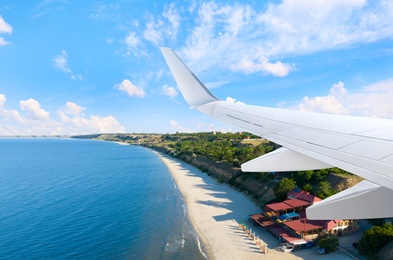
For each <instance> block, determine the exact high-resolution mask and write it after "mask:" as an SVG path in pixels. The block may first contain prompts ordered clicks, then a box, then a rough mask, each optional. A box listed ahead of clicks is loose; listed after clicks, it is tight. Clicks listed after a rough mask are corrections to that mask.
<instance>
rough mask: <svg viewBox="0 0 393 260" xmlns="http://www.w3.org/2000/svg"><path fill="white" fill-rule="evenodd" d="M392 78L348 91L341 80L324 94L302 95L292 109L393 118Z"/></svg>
mask: <svg viewBox="0 0 393 260" xmlns="http://www.w3.org/2000/svg"><path fill="white" fill-rule="evenodd" d="M392 100H393V79H387V80H383V81H379V82H376V83H374V84H371V85H369V86H365V87H363V88H361V89H360V90H358V91H352V92H350V91H348V90H347V89H346V88H345V87H344V83H343V82H338V83H337V84H334V85H333V86H332V88H331V89H330V91H329V93H328V94H327V95H326V96H318V97H311V98H310V97H304V98H303V99H302V101H301V102H300V104H298V105H296V106H295V107H293V108H294V109H299V110H304V111H314V112H324V113H332V114H350V115H358V116H368V117H381V118H393V102H392Z"/></svg>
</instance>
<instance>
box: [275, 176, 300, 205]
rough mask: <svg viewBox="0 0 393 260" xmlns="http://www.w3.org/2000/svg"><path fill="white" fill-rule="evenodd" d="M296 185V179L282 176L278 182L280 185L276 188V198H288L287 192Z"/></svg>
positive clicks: (279, 199)
mask: <svg viewBox="0 0 393 260" xmlns="http://www.w3.org/2000/svg"><path fill="white" fill-rule="evenodd" d="M295 187H296V182H295V181H294V180H292V179H288V178H282V179H281V180H280V181H279V182H278V185H277V186H276V189H275V190H274V191H275V193H276V200H278V201H282V200H285V199H286V198H287V193H288V192H289V191H291V190H293V188H295Z"/></svg>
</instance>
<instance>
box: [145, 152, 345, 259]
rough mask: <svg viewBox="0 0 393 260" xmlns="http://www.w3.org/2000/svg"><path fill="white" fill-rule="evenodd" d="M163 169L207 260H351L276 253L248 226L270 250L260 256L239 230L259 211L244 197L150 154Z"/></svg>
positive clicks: (267, 237)
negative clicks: (179, 195) (161, 163)
mask: <svg viewBox="0 0 393 260" xmlns="http://www.w3.org/2000/svg"><path fill="white" fill-rule="evenodd" d="M152 152H153V153H155V154H156V155H157V156H158V158H159V159H160V160H161V161H162V162H163V163H164V164H165V165H166V167H167V168H168V170H169V172H170V173H171V175H172V176H173V179H174V181H175V183H176V185H177V186H178V187H179V190H180V192H181V193H182V195H183V197H184V199H185V202H186V205H187V215H188V218H189V220H190V222H191V224H192V225H193V227H194V229H195V231H196V232H197V234H198V236H199V238H200V240H201V243H202V245H203V246H202V248H203V249H204V250H203V252H204V253H205V254H207V258H208V259H261V258H264V259H332V258H334V259H350V258H349V257H348V256H346V255H344V254H342V253H340V252H336V253H331V254H328V255H318V254H317V252H316V249H315V248H314V250H313V249H308V250H301V251H297V252H295V253H283V252H279V251H276V250H275V247H277V246H279V245H280V242H279V241H278V239H276V238H275V237H273V236H272V235H271V234H269V233H268V232H267V231H265V230H263V229H262V228H260V227H254V226H251V229H252V232H255V235H256V236H258V237H259V238H260V240H262V241H263V242H262V243H264V244H266V245H267V247H268V248H269V252H268V253H267V254H264V253H262V251H261V250H260V249H259V247H257V246H256V244H255V242H254V241H253V239H251V238H249V237H248V236H247V235H246V234H245V233H244V232H243V231H242V230H241V229H240V228H239V224H240V223H246V225H247V226H248V225H249V222H248V217H249V215H250V214H254V213H260V212H261V211H262V210H261V208H259V207H258V206H257V205H256V204H255V203H254V202H252V201H251V199H250V198H248V197H247V196H246V195H244V194H243V193H240V192H238V191H236V190H234V189H232V188H231V187H229V186H227V185H223V184H221V183H219V182H217V181H216V180H214V179H212V178H210V177H209V176H208V175H207V174H206V173H203V172H201V171H200V170H199V169H196V168H194V167H193V166H191V165H189V164H187V163H185V162H183V161H180V160H177V159H175V158H173V157H170V156H168V155H166V154H163V153H160V152H157V151H155V150H152Z"/></svg>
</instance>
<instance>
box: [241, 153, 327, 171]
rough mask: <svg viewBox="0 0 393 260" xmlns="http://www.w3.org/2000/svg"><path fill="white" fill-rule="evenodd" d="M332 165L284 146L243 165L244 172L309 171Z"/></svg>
mask: <svg viewBox="0 0 393 260" xmlns="http://www.w3.org/2000/svg"><path fill="white" fill-rule="evenodd" d="M331 167H332V166H331V165H329V164H327V163H324V162H321V161H318V160H315V159H313V158H311V157H308V156H305V155H303V154H300V153H297V152H294V151H291V150H288V149H285V148H283V147H281V148H279V149H277V150H275V151H273V152H270V153H268V154H265V155H262V156H260V157H258V158H256V159H253V160H251V161H248V162H246V163H243V164H242V165H241V168H242V171H243V172H276V171H278V172H283V171H307V170H315V169H325V168H331Z"/></svg>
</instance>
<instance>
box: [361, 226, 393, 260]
mask: <svg viewBox="0 0 393 260" xmlns="http://www.w3.org/2000/svg"><path fill="white" fill-rule="evenodd" d="M392 240H393V225H392V223H391V222H388V223H385V224H384V225H383V226H374V227H372V228H370V229H369V230H367V231H366V232H364V233H363V235H362V238H361V239H360V240H359V243H358V245H357V247H358V249H359V252H360V253H362V254H364V255H370V256H372V255H374V254H376V253H377V252H378V250H379V249H381V248H382V247H384V246H385V245H386V244H387V243H389V242H390V241H392Z"/></svg>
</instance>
